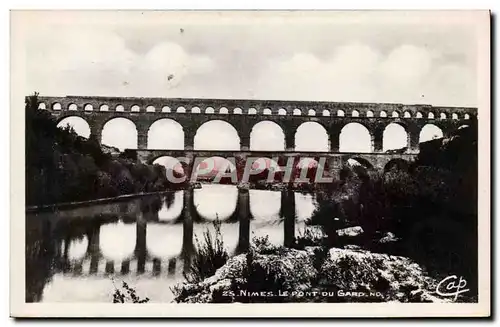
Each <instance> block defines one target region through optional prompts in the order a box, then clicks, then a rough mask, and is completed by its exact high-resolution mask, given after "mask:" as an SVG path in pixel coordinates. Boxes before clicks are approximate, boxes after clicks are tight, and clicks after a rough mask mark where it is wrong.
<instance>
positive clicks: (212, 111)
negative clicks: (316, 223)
mask: <svg viewBox="0 0 500 327" xmlns="http://www.w3.org/2000/svg"><path fill="white" fill-rule="evenodd" d="M205 113H206V114H213V113H215V110H214V108H213V107H206V108H205Z"/></svg>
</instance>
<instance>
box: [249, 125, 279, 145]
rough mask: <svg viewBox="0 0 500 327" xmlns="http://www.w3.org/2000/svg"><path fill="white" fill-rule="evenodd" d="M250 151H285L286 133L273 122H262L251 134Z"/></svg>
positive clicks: (254, 127) (255, 126) (253, 128)
mask: <svg viewBox="0 0 500 327" xmlns="http://www.w3.org/2000/svg"><path fill="white" fill-rule="evenodd" d="M250 150H260V151H284V150H285V133H284V132H283V129H282V128H281V126H280V125H278V124H276V123H275V122H272V121H268V120H265V121H261V122H258V123H257V124H255V125H254V126H253V127H252V131H251V132H250Z"/></svg>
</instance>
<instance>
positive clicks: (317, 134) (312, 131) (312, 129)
mask: <svg viewBox="0 0 500 327" xmlns="http://www.w3.org/2000/svg"><path fill="white" fill-rule="evenodd" d="M328 148H329V146H328V133H327V131H326V129H325V128H324V127H323V125H321V124H319V123H317V122H305V123H302V124H301V125H300V126H299V128H297V131H296V132H295V150H296V151H328Z"/></svg>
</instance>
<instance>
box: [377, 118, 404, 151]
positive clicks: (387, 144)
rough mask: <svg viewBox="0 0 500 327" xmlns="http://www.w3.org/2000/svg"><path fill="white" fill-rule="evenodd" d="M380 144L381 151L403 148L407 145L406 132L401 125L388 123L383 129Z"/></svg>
mask: <svg viewBox="0 0 500 327" xmlns="http://www.w3.org/2000/svg"><path fill="white" fill-rule="evenodd" d="M382 145H383V146H382V149H383V151H388V150H396V149H401V148H405V147H407V146H408V133H407V132H406V130H405V128H404V127H403V126H401V125H399V124H396V123H390V124H389V125H387V126H386V128H385V129H384V134H383V138H382Z"/></svg>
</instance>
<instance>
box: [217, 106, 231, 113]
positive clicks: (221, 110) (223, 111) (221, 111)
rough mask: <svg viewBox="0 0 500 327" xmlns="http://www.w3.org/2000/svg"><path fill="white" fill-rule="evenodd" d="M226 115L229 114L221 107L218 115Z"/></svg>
mask: <svg viewBox="0 0 500 327" xmlns="http://www.w3.org/2000/svg"><path fill="white" fill-rule="evenodd" d="M228 113H229V111H228V110H227V108H226V107H222V108H220V109H219V114H224V115H225V114H228Z"/></svg>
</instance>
